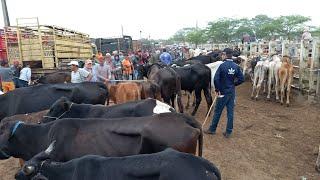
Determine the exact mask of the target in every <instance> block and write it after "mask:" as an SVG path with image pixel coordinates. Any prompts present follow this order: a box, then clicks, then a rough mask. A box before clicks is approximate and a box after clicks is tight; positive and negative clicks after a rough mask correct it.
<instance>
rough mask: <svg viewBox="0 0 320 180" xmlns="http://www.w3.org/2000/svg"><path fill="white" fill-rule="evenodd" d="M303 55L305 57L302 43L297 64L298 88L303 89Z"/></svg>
mask: <svg viewBox="0 0 320 180" xmlns="http://www.w3.org/2000/svg"><path fill="white" fill-rule="evenodd" d="M304 55H305V48H304V45H303V41H301V42H300V62H299V86H300V88H304V84H303V83H302V82H303V78H304V75H303V72H304V69H305V63H304Z"/></svg>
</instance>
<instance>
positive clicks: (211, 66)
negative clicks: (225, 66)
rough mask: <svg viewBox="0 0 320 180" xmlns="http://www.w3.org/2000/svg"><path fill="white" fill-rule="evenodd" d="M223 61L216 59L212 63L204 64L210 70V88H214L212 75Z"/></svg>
mask: <svg viewBox="0 0 320 180" xmlns="http://www.w3.org/2000/svg"><path fill="white" fill-rule="evenodd" d="M222 63H223V61H216V62H214V63H210V64H206V66H208V67H209V68H210V70H211V88H212V89H213V90H214V89H215V88H214V76H215V75H216V72H217V70H218V68H219V66H220V65H221V64H222Z"/></svg>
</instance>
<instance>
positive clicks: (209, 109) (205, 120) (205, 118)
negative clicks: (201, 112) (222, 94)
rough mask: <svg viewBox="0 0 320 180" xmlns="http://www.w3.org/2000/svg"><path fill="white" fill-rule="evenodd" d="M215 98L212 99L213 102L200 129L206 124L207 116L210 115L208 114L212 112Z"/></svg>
mask: <svg viewBox="0 0 320 180" xmlns="http://www.w3.org/2000/svg"><path fill="white" fill-rule="evenodd" d="M217 97H218V96H215V97H214V100H213V102H212V104H211V106H210V109H209V111H208V113H207V116H206V118H205V119H204V122H203V124H202V126H201V128H202V129H203V126H204V125H205V124H206V122H207V120H208V117H209V115H210V112H211V110H212V108H213V105H214V104H215V103H216V101H217Z"/></svg>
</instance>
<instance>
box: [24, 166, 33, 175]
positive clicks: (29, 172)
mask: <svg viewBox="0 0 320 180" xmlns="http://www.w3.org/2000/svg"><path fill="white" fill-rule="evenodd" d="M34 169H35V168H34V166H30V165H29V166H25V168H24V169H23V172H24V173H25V174H26V175H30V174H31V173H33V171H34Z"/></svg>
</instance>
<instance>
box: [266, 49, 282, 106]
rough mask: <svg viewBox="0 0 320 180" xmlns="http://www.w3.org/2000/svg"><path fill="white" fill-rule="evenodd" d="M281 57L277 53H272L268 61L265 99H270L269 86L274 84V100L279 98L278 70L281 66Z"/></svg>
mask: <svg viewBox="0 0 320 180" xmlns="http://www.w3.org/2000/svg"><path fill="white" fill-rule="evenodd" d="M281 64H282V63H281V59H280V57H279V56H278V55H273V56H272V57H271V61H270V63H269V74H268V95H267V99H270V94H271V86H272V85H274V86H275V91H276V100H279V76H278V72H279V69H280V67H281Z"/></svg>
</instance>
